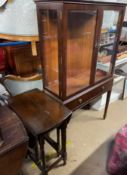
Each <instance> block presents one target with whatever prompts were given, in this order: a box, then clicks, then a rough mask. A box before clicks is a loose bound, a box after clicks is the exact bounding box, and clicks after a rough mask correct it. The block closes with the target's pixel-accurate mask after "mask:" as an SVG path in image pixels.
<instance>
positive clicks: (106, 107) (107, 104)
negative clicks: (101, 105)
mask: <svg viewBox="0 0 127 175" xmlns="http://www.w3.org/2000/svg"><path fill="white" fill-rule="evenodd" d="M111 92H112V91H111V90H110V91H108V92H107V99H106V104H105V109H104V115H103V119H104V120H105V119H106V116H107V111H108V106H109V101H110V96H111Z"/></svg>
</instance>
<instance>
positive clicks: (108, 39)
mask: <svg viewBox="0 0 127 175" xmlns="http://www.w3.org/2000/svg"><path fill="white" fill-rule="evenodd" d="M118 18H119V12H118V11H113V10H110V11H109V10H106V11H104V13H103V23H102V27H101V36H100V42H99V51H98V58H97V59H98V60H97V70H96V77H95V80H96V81H98V80H100V79H103V78H105V77H106V76H108V75H110V72H111V59H112V56H113V54H114V50H113V48H114V44H115V40H116V31H117V23H118Z"/></svg>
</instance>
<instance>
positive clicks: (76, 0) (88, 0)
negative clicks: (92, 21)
mask: <svg viewBox="0 0 127 175" xmlns="http://www.w3.org/2000/svg"><path fill="white" fill-rule="evenodd" d="M34 1H35V2H36V3H38V2H62V3H85V4H98V5H99V4H101V5H102V4H104V5H109V4H110V5H122V6H126V5H127V3H125V2H112V0H109V1H105V0H101V1H100V0H34Z"/></svg>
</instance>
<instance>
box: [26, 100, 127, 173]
mask: <svg viewBox="0 0 127 175" xmlns="http://www.w3.org/2000/svg"><path fill="white" fill-rule="evenodd" d="M102 116H103V110H102V111H99V112H98V111H93V110H88V111H84V110H77V111H76V112H75V113H73V117H72V119H71V121H70V124H69V126H68V130H67V152H68V161H67V165H66V166H60V167H57V168H54V169H53V170H51V171H50V172H49V175H107V172H106V162H107V157H108V155H109V151H110V145H111V143H112V140H113V138H114V135H115V134H116V132H117V131H118V130H119V129H120V128H121V127H122V126H123V125H125V124H126V123H127V99H125V100H124V101H121V100H119V101H117V102H114V103H112V104H111V105H110V106H109V110H108V115H107V119H106V120H102ZM48 154H49V156H50V155H51V154H53V150H51V148H49V150H48ZM23 171H24V174H25V175H39V174H40V171H39V170H38V168H37V167H36V166H35V164H34V163H33V162H30V161H27V162H26V163H25V164H24V167H23Z"/></svg>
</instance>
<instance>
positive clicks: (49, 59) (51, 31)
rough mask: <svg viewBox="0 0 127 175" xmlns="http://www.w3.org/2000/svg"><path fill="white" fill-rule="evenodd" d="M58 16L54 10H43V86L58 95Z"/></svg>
mask: <svg viewBox="0 0 127 175" xmlns="http://www.w3.org/2000/svg"><path fill="white" fill-rule="evenodd" d="M57 27H58V16H57V11H56V10H43V13H42V31H43V32H42V39H43V59H44V66H45V68H44V69H45V87H46V88H47V89H49V90H50V91H52V92H54V93H55V94H57V95H59V72H58V30H57Z"/></svg>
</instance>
